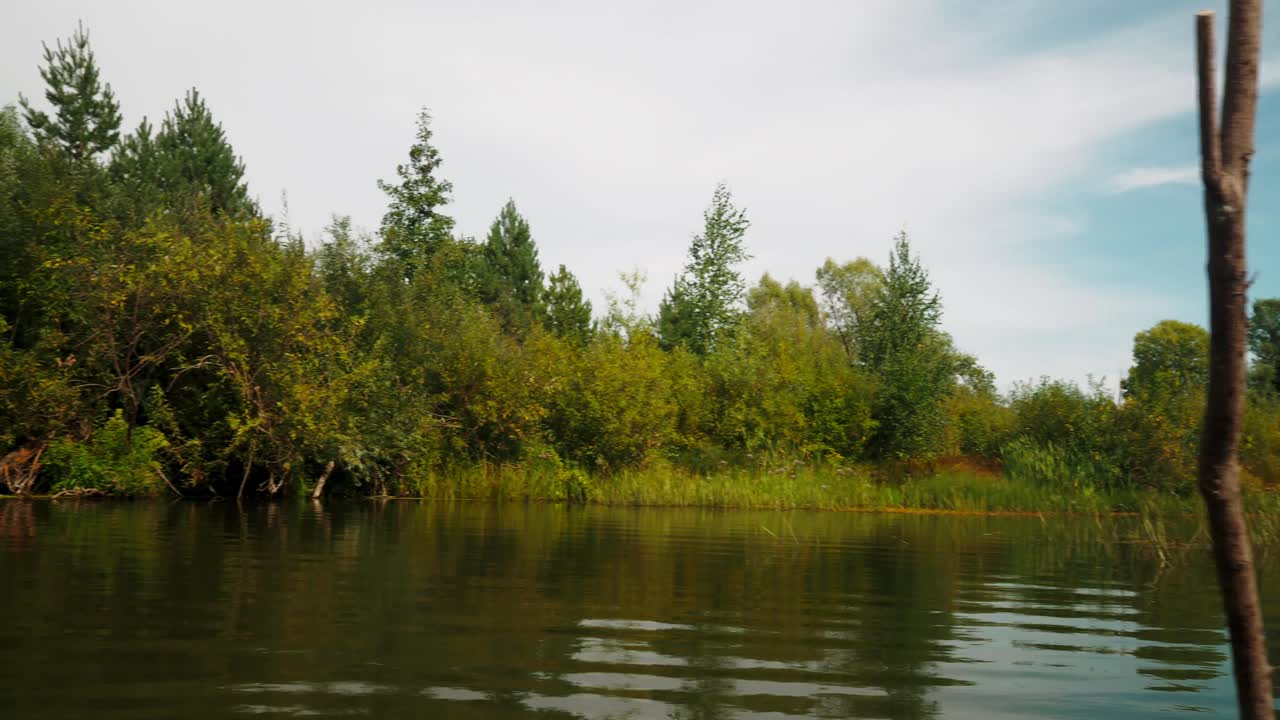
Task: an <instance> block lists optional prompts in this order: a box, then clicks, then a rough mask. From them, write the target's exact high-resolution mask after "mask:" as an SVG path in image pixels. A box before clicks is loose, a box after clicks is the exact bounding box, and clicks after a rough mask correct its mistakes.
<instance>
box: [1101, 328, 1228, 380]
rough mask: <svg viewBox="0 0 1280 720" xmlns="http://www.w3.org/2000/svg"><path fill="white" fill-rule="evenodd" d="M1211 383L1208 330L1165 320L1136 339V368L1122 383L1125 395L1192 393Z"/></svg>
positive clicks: (1134, 367)
mask: <svg viewBox="0 0 1280 720" xmlns="http://www.w3.org/2000/svg"><path fill="white" fill-rule="evenodd" d="M1208 382H1209V332H1208V331H1207V330H1205V329H1204V328H1202V327H1200V326H1198V325H1192V324H1190V323H1184V322H1179V321H1177V320H1164V321H1162V322H1159V323H1157V324H1156V325H1155V326H1154V327H1152V328H1150V329H1147V330H1143V331H1142V332H1140V333H1138V334H1137V335H1136V336H1135V337H1134V338H1133V367H1131V368H1130V369H1129V375H1128V377H1126V378H1125V379H1124V380H1122V381H1121V382H1120V387H1121V389H1122V390H1123V391H1124V394H1125V396H1126V397H1132V396H1134V395H1140V394H1143V393H1153V392H1161V393H1169V392H1175V393H1192V392H1197V391H1199V390H1200V389H1202V388H1204V387H1205V386H1206V385H1207V384H1208Z"/></svg>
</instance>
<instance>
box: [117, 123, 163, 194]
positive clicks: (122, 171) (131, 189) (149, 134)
mask: <svg viewBox="0 0 1280 720" xmlns="http://www.w3.org/2000/svg"><path fill="white" fill-rule="evenodd" d="M110 170H111V178H112V180H113V181H115V183H116V184H117V185H118V186H119V188H120V190H121V193H122V194H123V195H124V197H125V203H126V204H127V205H128V206H129V207H130V208H131V209H132V210H133V211H134V213H135V215H136V216H137V217H139V218H140V217H142V216H145V215H147V214H148V213H150V212H152V211H153V210H154V209H156V208H159V207H161V206H162V204H163V200H164V194H165V185H166V178H165V173H164V168H163V167H162V166H161V162H160V152H159V150H158V149H157V148H156V136H155V131H154V128H153V127H152V126H151V123H150V122H148V121H147V119H146V118H145V117H144V118H142V122H140V123H138V128H137V129H136V130H134V131H133V132H132V133H130V134H128V135H125V136H124V137H123V138H121V140H120V144H119V146H118V147H117V148H116V151H115V152H114V153H113V154H112V155H111V166H110Z"/></svg>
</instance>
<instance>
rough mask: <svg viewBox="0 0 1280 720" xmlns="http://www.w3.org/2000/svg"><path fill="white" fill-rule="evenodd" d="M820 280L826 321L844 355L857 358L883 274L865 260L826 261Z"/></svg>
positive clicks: (818, 273)
mask: <svg viewBox="0 0 1280 720" xmlns="http://www.w3.org/2000/svg"><path fill="white" fill-rule="evenodd" d="M817 277H818V287H820V288H821V289H822V309H823V311H824V312H826V314H827V322H828V324H829V325H830V327H831V329H832V330H833V331H834V332H835V333H836V335H837V336H838V337H839V338H840V342H841V343H842V344H843V345H844V349H845V352H847V353H848V354H849V357H850V358H854V359H856V358H857V357H858V356H859V352H858V346H857V343H858V337H859V335H860V333H861V330H862V323H865V322H869V321H870V319H871V303H872V300H873V299H874V298H875V296H876V293H877V292H878V291H879V290H880V287H881V286H882V285H883V283H884V272H883V271H882V270H881V269H880V268H879V267H878V266H877V265H876V264H875V263H873V262H871V261H870V260H868V259H866V258H858V259H857V260H852V261H850V262H847V263H844V264H843V265H841V264H838V263H836V261H834V260H832V259H831V258H827V259H826V261H825V262H823V263H822V267H820V268H818V271H817Z"/></svg>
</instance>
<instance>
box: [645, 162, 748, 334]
mask: <svg viewBox="0 0 1280 720" xmlns="http://www.w3.org/2000/svg"><path fill="white" fill-rule="evenodd" d="M750 226H751V223H750V222H749V221H748V220H747V215H746V211H745V210H743V209H741V208H738V207H735V206H734V204H733V195H732V193H730V192H729V188H728V187H727V186H725V185H724V183H721V184H720V185H717V186H716V189H715V192H714V193H713V194H712V196H711V205H710V206H709V207H708V208H707V210H706V211H705V212H704V213H703V231H702V234H700V235H695V236H694V238H693V242H692V243H691V244H690V245H689V259H688V261H687V263H686V264H685V267H684V272H683V274H682V275H681V276H680V277H678V278H676V281H675V283H674V284H673V286H672V288H671V289H670V290H669V291H668V293H667V294H666V296H665V297H664V298H663V301H662V304H661V305H660V307H659V310H658V333H659V336H660V337H661V339H662V344H663V346H664V347H668V348H670V347H674V346H677V345H684V346H686V347H688V348H689V349H690V350H691V351H693V352H694V353H695V354H698V355H706V354H707V353H709V352H711V351H712V350H714V349H715V347H716V344H717V343H718V342H719V341H720V340H721V339H722V338H724V337H725V336H726V335H728V334H729V333H731V332H732V330H733V328H734V326H735V325H736V324H737V322H738V319H739V316H740V314H741V311H740V310H739V308H738V305H739V304H740V303H741V302H742V299H743V294H744V293H745V292H746V289H747V286H746V282H745V281H744V280H743V279H742V275H741V273H739V272H738V270H737V269H736V266H738V265H740V264H742V263H743V262H745V261H747V260H749V259H750V258H751V256H750V255H749V254H748V253H747V250H746V246H745V244H744V243H743V236H744V235H746V232H747V229H748V228H749V227H750Z"/></svg>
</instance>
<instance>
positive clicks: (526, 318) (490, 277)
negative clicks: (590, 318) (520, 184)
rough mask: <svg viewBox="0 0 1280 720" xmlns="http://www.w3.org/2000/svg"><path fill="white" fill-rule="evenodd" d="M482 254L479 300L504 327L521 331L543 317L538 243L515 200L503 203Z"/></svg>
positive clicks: (478, 283) (525, 330)
mask: <svg viewBox="0 0 1280 720" xmlns="http://www.w3.org/2000/svg"><path fill="white" fill-rule="evenodd" d="M481 257H482V258H483V263H482V264H481V269H480V272H479V278H478V280H477V286H478V288H479V291H480V298H481V300H483V301H484V302H485V303H486V304H488V305H489V306H490V307H491V308H492V309H493V312H494V313H495V314H496V315H497V317H498V319H499V321H500V322H501V323H502V326H503V328H504V329H506V330H507V331H508V332H511V333H515V334H517V335H523V334H524V333H525V332H527V331H528V329H529V328H530V327H532V326H533V325H534V324H535V323H538V322H540V321H541V320H542V318H543V316H544V314H545V310H544V307H545V306H544V298H543V295H544V292H545V291H544V289H543V286H542V278H543V275H542V266H541V265H540V264H539V263H538V246H537V244H536V243H534V241H533V236H532V235H531V234H530V232H529V223H528V221H527V220H525V219H524V217H523V216H522V215H520V212H519V211H518V210H516V203H515V201H514V200H508V201H507V204H506V205H503V206H502V210H501V211H499V213H498V217H497V218H495V219H494V221H493V224H492V225H490V226H489V235H488V237H487V238H486V239H485V243H484V246H483V248H482V252H481ZM563 267H564V266H563V265H562V266H561V268H562V269H563ZM574 284H575V286H576V281H575V283H574ZM579 299H580V298H579Z"/></svg>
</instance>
